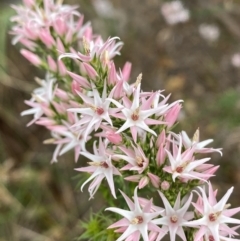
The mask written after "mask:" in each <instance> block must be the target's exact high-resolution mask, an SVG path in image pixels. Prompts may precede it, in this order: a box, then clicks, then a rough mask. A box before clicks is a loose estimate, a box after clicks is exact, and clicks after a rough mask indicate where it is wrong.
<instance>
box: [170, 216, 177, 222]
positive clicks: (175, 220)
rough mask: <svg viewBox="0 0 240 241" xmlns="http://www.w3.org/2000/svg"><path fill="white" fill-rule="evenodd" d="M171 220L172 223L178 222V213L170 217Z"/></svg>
mask: <svg viewBox="0 0 240 241" xmlns="http://www.w3.org/2000/svg"><path fill="white" fill-rule="evenodd" d="M170 221H171V222H172V223H176V222H177V221H178V217H177V215H173V216H172V217H171V218H170Z"/></svg>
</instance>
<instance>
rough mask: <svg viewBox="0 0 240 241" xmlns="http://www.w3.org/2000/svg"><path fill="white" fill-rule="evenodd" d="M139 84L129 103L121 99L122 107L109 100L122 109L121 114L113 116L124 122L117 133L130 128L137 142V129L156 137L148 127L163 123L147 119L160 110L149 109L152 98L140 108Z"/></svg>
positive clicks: (125, 99)
mask: <svg viewBox="0 0 240 241" xmlns="http://www.w3.org/2000/svg"><path fill="white" fill-rule="evenodd" d="M140 86H141V85H140V84H138V86H137V88H136V90H135V93H134V96H133V102H132V103H131V102H130V101H129V100H128V99H127V97H126V98H124V99H123V101H124V105H125V106H124V105H122V104H120V103H119V102H117V101H116V100H114V99H110V100H111V102H113V103H114V104H115V105H116V106H117V107H118V108H122V110H121V111H122V113H118V114H114V115H113V116H115V117H117V118H121V119H124V120H126V122H125V123H124V124H123V126H121V128H120V129H119V130H118V131H117V133H121V132H123V131H125V130H126V129H128V128H130V130H131V133H132V137H133V140H134V141H135V142H136V141H137V128H141V129H143V130H145V131H147V132H150V133H151V134H153V135H155V136H156V135H157V134H156V133H155V131H153V130H151V129H150V128H149V127H148V125H157V124H163V123H164V122H162V121H159V120H154V119H150V118H148V117H149V116H151V115H153V114H155V113H157V112H158V111H159V109H160V108H154V109H152V108H151V104H152V98H153V97H152V98H151V97H150V98H149V99H148V100H147V101H146V102H145V103H144V104H143V105H142V106H140Z"/></svg>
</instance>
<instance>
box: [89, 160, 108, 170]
mask: <svg viewBox="0 0 240 241" xmlns="http://www.w3.org/2000/svg"><path fill="white" fill-rule="evenodd" d="M88 164H89V165H90V166H94V167H103V168H108V167H109V166H108V164H107V163H106V162H104V161H103V162H88Z"/></svg>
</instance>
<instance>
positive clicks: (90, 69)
mask: <svg viewBox="0 0 240 241" xmlns="http://www.w3.org/2000/svg"><path fill="white" fill-rule="evenodd" d="M82 64H83V66H84V68H85V70H86V72H87V74H88V76H89V77H90V78H91V79H92V80H95V78H96V77H97V76H98V73H97V72H96V70H95V69H94V68H93V67H92V66H91V65H90V64H87V63H85V62H83V63H82Z"/></svg>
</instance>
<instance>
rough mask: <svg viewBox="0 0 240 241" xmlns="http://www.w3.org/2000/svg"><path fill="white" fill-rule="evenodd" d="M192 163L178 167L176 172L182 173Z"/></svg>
mask: <svg viewBox="0 0 240 241" xmlns="http://www.w3.org/2000/svg"><path fill="white" fill-rule="evenodd" d="M189 162H190V161H185V162H184V163H183V164H182V165H180V166H178V167H177V168H176V172H178V173H182V172H183V170H184V168H185V167H186V166H187V165H188V164H189Z"/></svg>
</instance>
